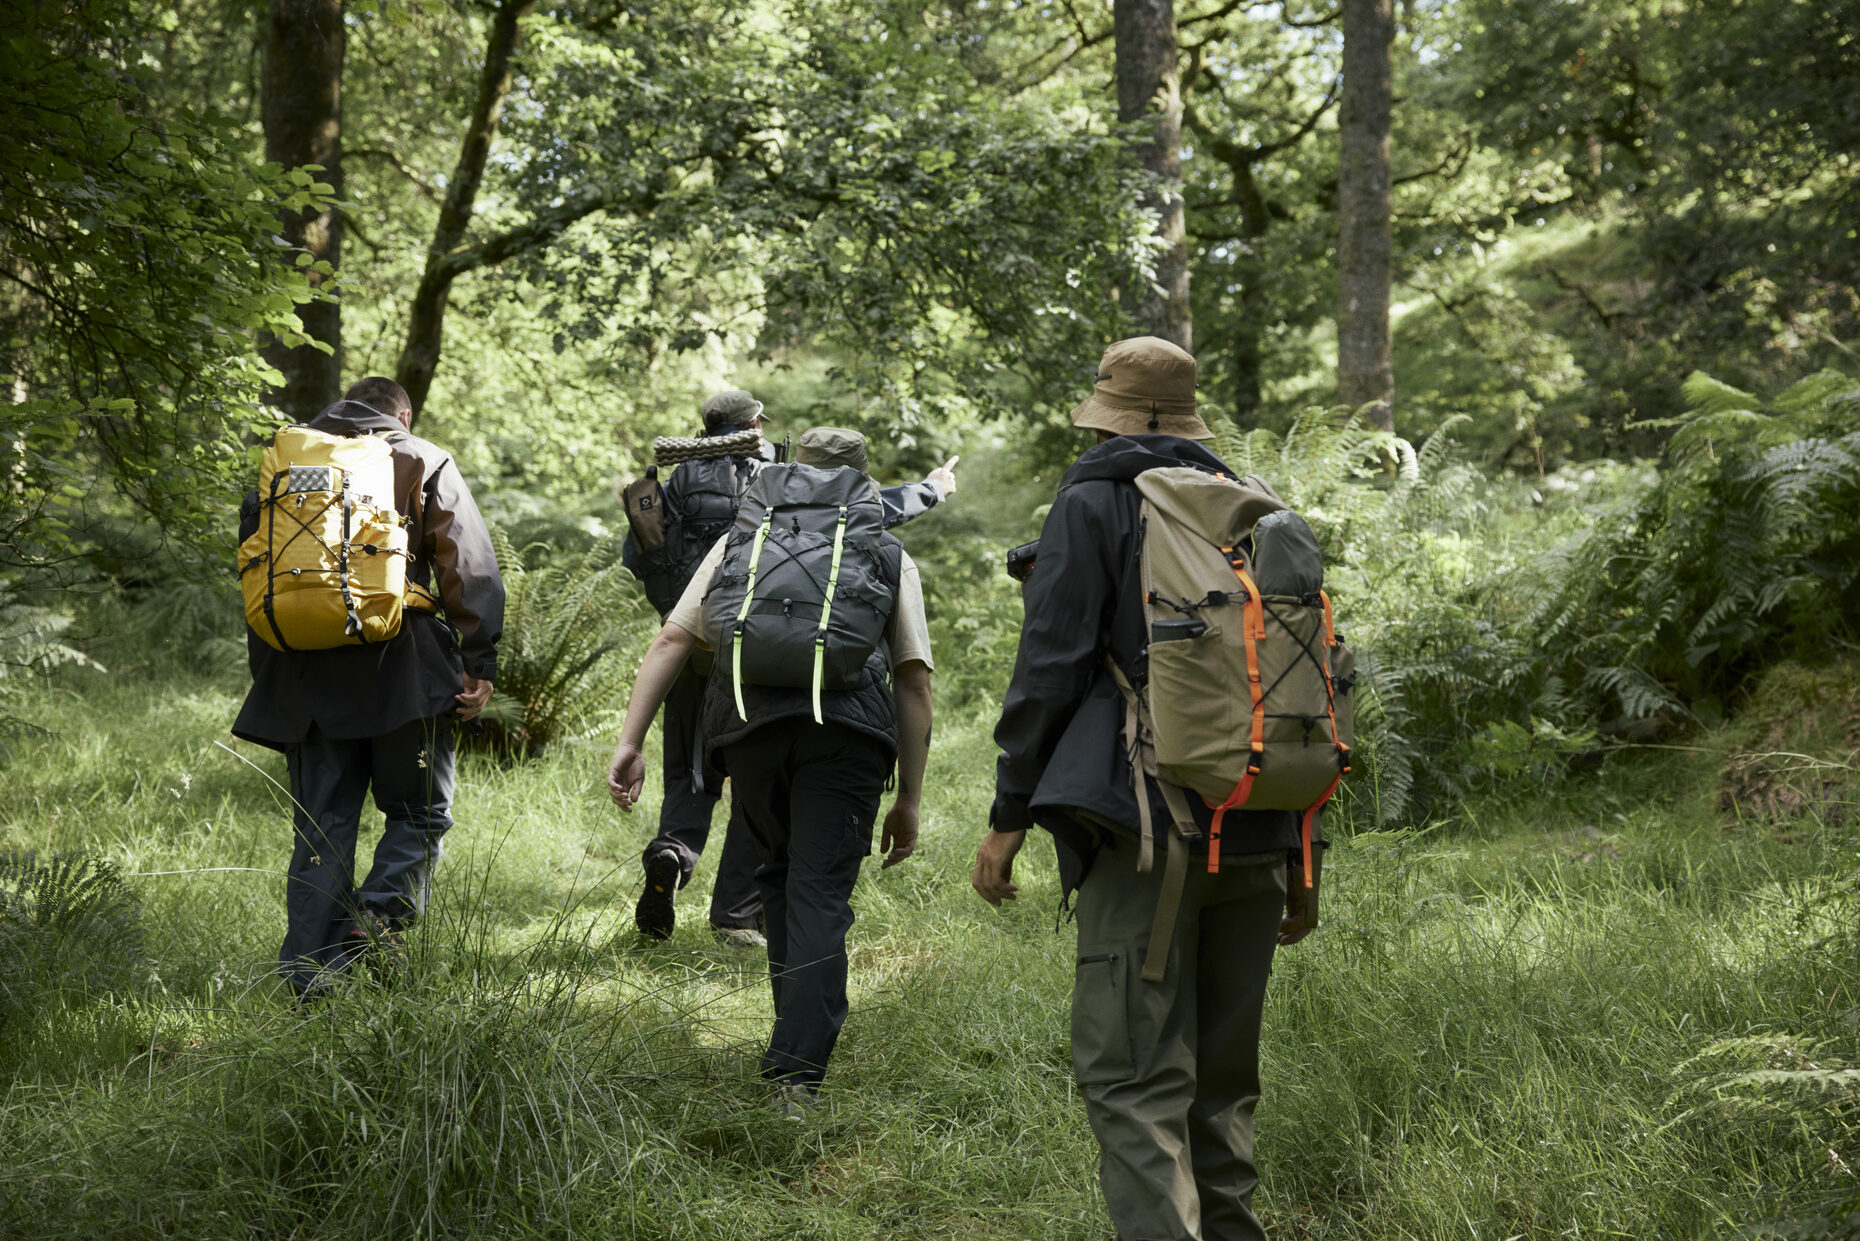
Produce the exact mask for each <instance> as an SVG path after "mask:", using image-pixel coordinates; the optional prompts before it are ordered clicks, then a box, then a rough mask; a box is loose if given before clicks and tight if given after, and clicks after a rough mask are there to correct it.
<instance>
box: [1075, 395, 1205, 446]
mask: <svg viewBox="0 0 1860 1241" xmlns="http://www.w3.org/2000/svg"><path fill="white" fill-rule="evenodd" d="M1151 422H1154V423H1155V424H1156V425H1155V426H1151V425H1150V423H1151ZM1072 425H1073V426H1075V427H1087V428H1089V429H1091V430H1093V431H1109V432H1110V433H1111V434H1112V435H1175V436H1179V437H1181V438H1182V439H1185V440H1211V439H1213V438H1214V432H1212V431H1210V430H1208V424H1207V423H1205V422H1203V421H1202V420H1201V415H1200V414H1164V413H1153V412H1151V411H1150V410H1147V409H1120V408H1118V407H1117V406H1115V405H1109V404H1106V403H1105V402H1103V401H1101V400H1099V399H1098V397H1097V395H1096V394H1095V393H1094V394H1093V395H1091V396H1088V397H1086V398H1085V400H1084V403H1082V404H1081V405H1080V406H1079V407H1078V408H1077V409H1075V410H1073V411H1072Z"/></svg>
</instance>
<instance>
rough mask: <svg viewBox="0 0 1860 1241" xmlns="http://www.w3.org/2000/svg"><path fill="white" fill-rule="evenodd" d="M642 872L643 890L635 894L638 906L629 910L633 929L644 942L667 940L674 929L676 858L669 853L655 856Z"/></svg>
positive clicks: (665, 852)
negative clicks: (644, 872)
mask: <svg viewBox="0 0 1860 1241" xmlns="http://www.w3.org/2000/svg"><path fill="white" fill-rule="evenodd" d="M645 870H646V890H645V891H644V892H641V893H640V894H639V903H638V904H637V905H635V906H633V925H634V926H635V927H637V928H638V929H639V933H640V934H641V935H644V936H645V937H646V938H647V939H661V940H663V939H670V938H671V937H672V931H673V929H674V928H675V927H676V926H677V925H678V915H677V914H676V913H675V912H674V911H673V909H672V900H673V897H674V896H675V895H676V894H677V892H678V881H679V879H680V878H682V877H683V875H682V868H681V867H680V866H679V865H678V855H677V854H675V853H672V852H670V851H669V850H668V851H663V852H659V853H655V854H653V855H652V856H651V857H648V858H647V859H646V862H645Z"/></svg>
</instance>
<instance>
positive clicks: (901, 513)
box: [878, 457, 962, 530]
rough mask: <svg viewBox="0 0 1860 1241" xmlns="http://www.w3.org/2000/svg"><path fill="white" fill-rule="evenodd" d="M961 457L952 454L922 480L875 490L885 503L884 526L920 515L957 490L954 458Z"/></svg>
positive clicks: (898, 524) (896, 523)
mask: <svg viewBox="0 0 1860 1241" xmlns="http://www.w3.org/2000/svg"><path fill="white" fill-rule="evenodd" d="M960 460H962V458H961V457H951V458H950V459H949V460H948V461H945V462H944V463H943V464H942V465H939V466H937V468H936V469H934V470H931V471H930V476H929V477H928V478H926V479H924V481H923V482H921V483H902V484H900V485H898V486H896V487H886V488H884V489H883V490H882V491H880V492H879V493H878V498H879V499H880V500H881V501H883V502H884V505H885V529H887V530H890V529H892V528H893V527H896V526H901V525H903V524H904V523H905V522H907V521H911V520H914V519H915V518H918V517H922V516H923V515H924V514H925V513H927V512H929V511H930V510H931V509H933V508H935V507H936V506H937V505H938V504H941V503H942V502H943V501H944V500H947V499H948V498H949V497H950V496H952V495H954V494H955V492H956V462H958V461H960Z"/></svg>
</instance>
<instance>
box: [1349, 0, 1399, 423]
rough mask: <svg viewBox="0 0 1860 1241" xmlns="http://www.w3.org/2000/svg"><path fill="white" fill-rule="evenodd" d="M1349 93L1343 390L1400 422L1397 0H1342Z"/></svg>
mask: <svg viewBox="0 0 1860 1241" xmlns="http://www.w3.org/2000/svg"><path fill="white" fill-rule="evenodd" d="M1342 3H1343V99H1342V110H1341V112H1340V114H1339V116H1338V127H1339V129H1340V131H1341V140H1342V141H1341V146H1342V160H1341V163H1340V165H1339V168H1338V172H1337V198H1338V212H1337V214H1338V219H1339V225H1340V236H1339V238H1338V246H1337V286H1338V306H1337V393H1338V396H1339V397H1340V398H1341V399H1342V401H1343V403H1344V404H1345V405H1349V406H1352V407H1360V406H1363V405H1368V404H1371V403H1372V402H1373V403H1374V408H1373V409H1371V410H1370V413H1369V421H1370V424H1371V425H1372V426H1375V427H1378V428H1380V429H1382V430H1385V431H1386V430H1393V429H1394V426H1395V413H1394V397H1395V371H1394V362H1393V359H1392V357H1391V347H1390V339H1389V287H1390V283H1391V281H1392V280H1393V253H1392V252H1393V249H1394V241H1393V237H1392V235H1391V229H1390V214H1391V203H1390V196H1389V130H1390V125H1391V117H1392V113H1393V111H1394V83H1393V65H1392V61H1391V57H1392V51H1393V47H1394V42H1395V14H1394V8H1393V4H1392V0H1342Z"/></svg>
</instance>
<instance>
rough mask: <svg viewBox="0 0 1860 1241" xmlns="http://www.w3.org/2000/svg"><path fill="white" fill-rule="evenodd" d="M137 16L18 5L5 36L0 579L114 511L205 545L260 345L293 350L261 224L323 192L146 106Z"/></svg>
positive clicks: (250, 397) (211, 132)
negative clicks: (7, 389) (282, 342)
mask: <svg viewBox="0 0 1860 1241" xmlns="http://www.w3.org/2000/svg"><path fill="white" fill-rule="evenodd" d="M143 16H144V13H143V10H142V9H141V8H140V7H139V6H138V5H137V4H135V3H132V2H131V0H94V2H92V3H86V4H81V5H77V6H75V7H69V6H61V5H55V4H50V3H30V4H26V5H23V6H16V7H15V9H14V10H13V11H12V12H11V14H10V15H9V20H8V22H7V25H6V29H5V31H4V32H3V33H0V356H4V361H5V366H6V369H7V371H8V372H9V374H10V376H11V380H12V385H13V390H12V395H11V397H10V400H9V401H8V402H7V403H6V404H5V405H4V406H0V451H4V452H5V455H6V457H7V460H8V467H7V469H6V471H5V473H4V476H3V477H0V496H4V503H0V571H4V570H7V569H19V568H25V567H30V568H35V569H40V570H52V571H59V570H69V569H70V568H71V567H72V562H73V560H74V558H75V557H77V556H79V555H81V554H83V553H86V552H89V551H91V550H94V549H95V548H96V546H97V545H98V543H99V542H100V541H107V540H108V531H107V530H106V529H105V528H103V527H101V526H100V524H99V519H100V518H104V517H107V516H108V515H110V514H111V513H112V512H113V511H119V510H120V509H121V508H122V507H123V506H125V505H126V506H128V507H130V508H131V509H133V510H135V511H137V512H139V513H141V514H143V515H145V516H147V517H149V518H152V519H154V520H155V521H156V522H159V523H161V525H162V526H163V527H165V528H166V529H167V530H168V531H169V532H170V533H171V534H174V535H176V536H179V544H180V546H181V548H182V549H183V551H184V552H186V553H192V554H199V553H201V552H202V551H203V550H204V549H205V548H206V547H208V546H211V545H213V536H214V535H215V534H216V533H217V527H216V523H218V522H220V521H222V520H223V519H224V514H225V511H226V509H227V507H228V505H229V503H230V501H231V500H232V498H233V496H234V495H235V494H236V491H235V488H236V485H237V482H238V480H240V479H241V478H242V476H243V472H244V469H245V464H246V453H245V443H244V441H243V439H242V436H243V435H244V434H245V433H246V432H247V431H248V430H250V429H251V428H252V427H254V426H255V425H257V424H258V422H260V421H261V415H260V410H259V405H258V403H259V400H260V397H261V391H262V385H263V384H264V382H265V381H266V379H267V377H268V374H269V372H268V369H267V368H265V367H264V366H263V365H262V364H261V363H260V362H259V360H258V358H257V355H256V352H255V343H256V335H257V333H258V332H260V331H270V332H275V333H277V334H278V335H279V336H280V337H281V338H284V339H293V338H295V337H296V334H297V319H296V316H295V313H294V309H295V304H296V303H297V302H301V301H303V300H305V299H307V298H308V297H309V296H310V292H309V286H308V285H307V284H306V282H305V279H304V275H303V273H302V272H301V271H300V270H298V269H297V268H296V267H294V266H293V265H292V263H291V262H290V256H289V255H284V254H281V253H280V252H279V251H278V249H277V245H276V243H275V240H274V234H275V232H276V228H277V213H278V211H279V210H280V209H283V208H288V207H301V206H303V205H306V204H309V203H311V202H321V201H323V200H324V198H325V196H326V194H327V187H323V186H319V185H318V184H317V183H316V182H315V180H314V178H313V177H311V176H310V175H309V174H308V173H306V172H301V171H299V172H295V173H293V174H291V175H290V176H285V175H282V174H281V173H279V171H278V170H277V169H275V168H270V169H264V168H259V167H256V166H254V165H252V164H250V163H247V162H246V161H244V160H242V159H240V158H239V156H238V155H237V153H236V147H237V144H238V138H237V136H236V133H235V132H234V127H233V126H232V125H230V124H228V123H227V122H226V121H224V120H222V119H217V118H215V117H212V116H210V115H208V114H205V113H202V112H195V111H191V110H188V109H185V108H163V107H159V106H157V104H156V102H155V100H154V98H153V97H152V94H151V86H152V79H153V78H154V71H153V70H152V69H151V67H150V66H151V64H154V63H157V62H154V61H153V59H152V58H150V57H149V53H150V52H151V50H152V49H153V47H154V46H155V45H154V43H153V42H152V40H151V35H152V34H155V33H158V32H153V31H151V30H150V29H149V28H148V27H147V26H146V25H145V24H144V22H143V20H142V18H143Z"/></svg>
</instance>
